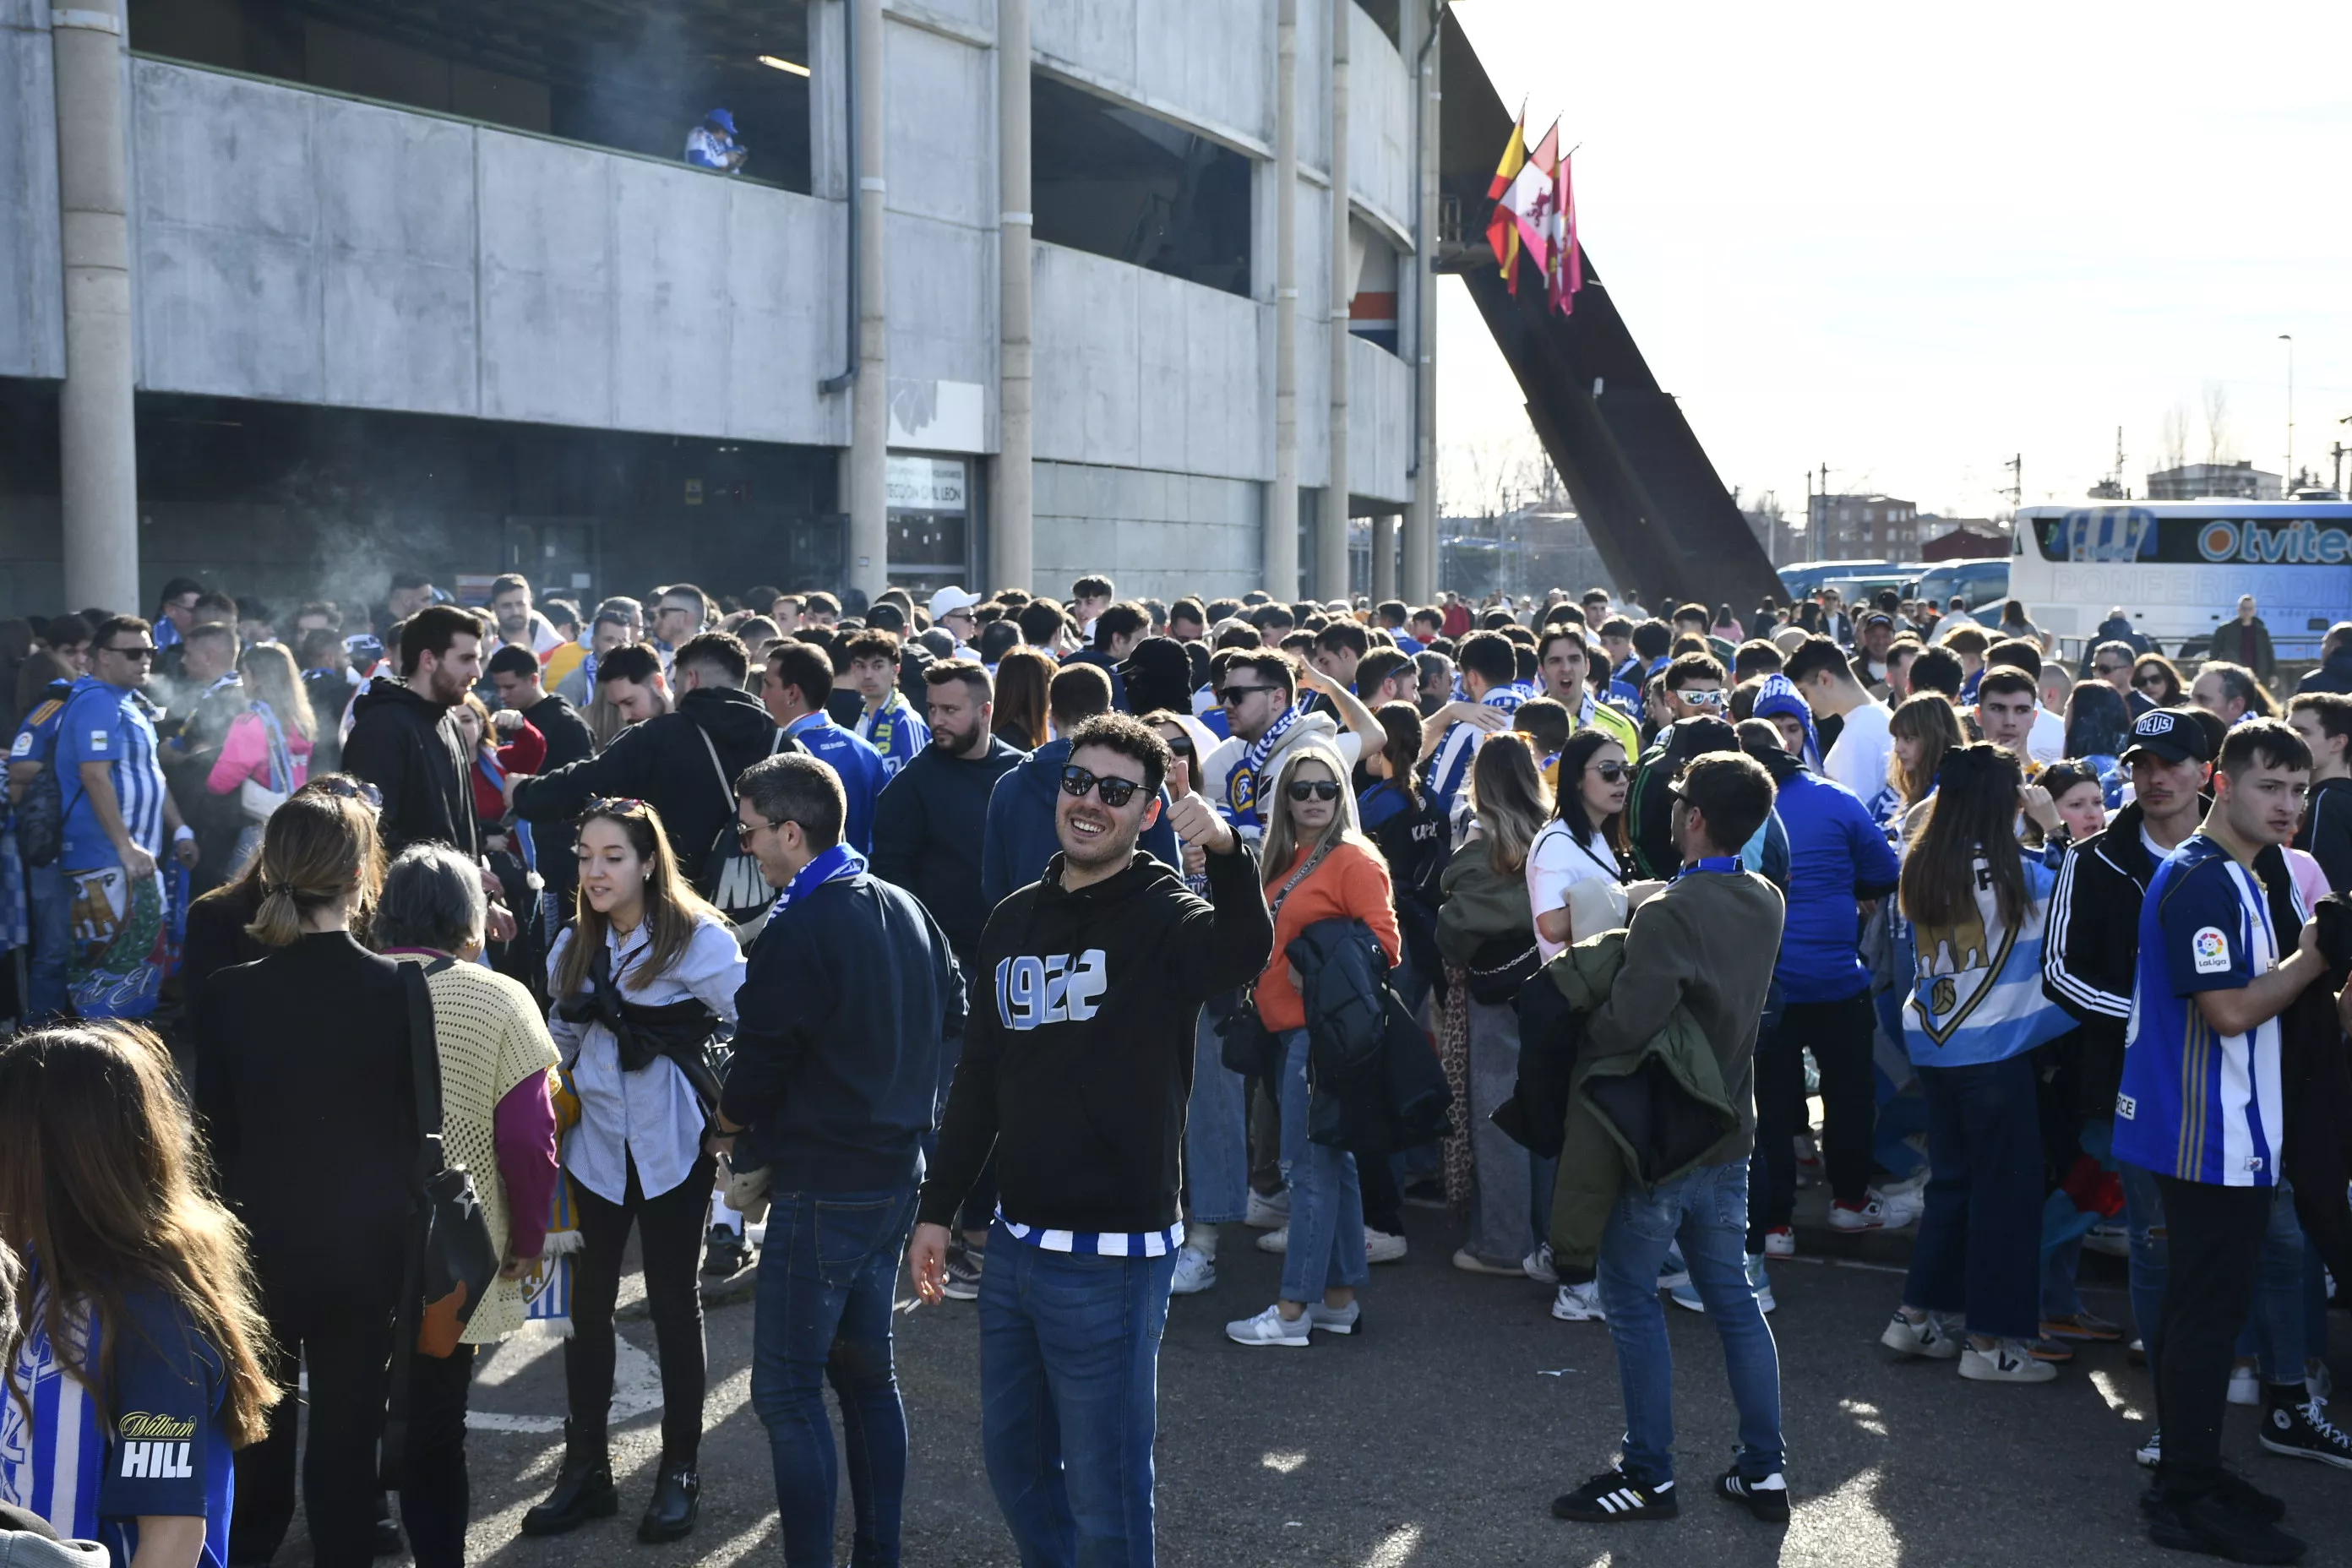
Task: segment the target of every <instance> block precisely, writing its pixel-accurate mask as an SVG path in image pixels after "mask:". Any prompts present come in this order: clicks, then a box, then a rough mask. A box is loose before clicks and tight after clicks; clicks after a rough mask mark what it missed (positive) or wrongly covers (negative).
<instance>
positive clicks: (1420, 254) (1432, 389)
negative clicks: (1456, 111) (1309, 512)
mask: <svg viewBox="0 0 2352 1568" xmlns="http://www.w3.org/2000/svg"><path fill="white" fill-rule="evenodd" d="M1437 21H1438V12H1437V11H1436V10H1432V11H1431V12H1430V24H1431V29H1432V30H1431V35H1430V44H1429V47H1428V48H1426V49H1425V50H1423V54H1422V59H1421V79H1420V80H1419V81H1418V82H1416V83H1415V84H1414V87H1415V89H1416V90H1417V92H1418V94H1419V97H1418V99H1417V100H1416V106H1417V108H1418V110H1419V114H1418V116H1417V124H1418V127H1419V134H1418V136H1417V137H1416V142H1417V148H1416V151H1417V152H1418V153H1419V154H1420V162H1421V171H1420V173H1421V203H1420V205H1421V230H1420V232H1419V233H1418V234H1415V235H1414V236H1413V237H1412V243H1413V258H1412V265H1413V271H1414V273H1415V275H1416V280H1415V283H1414V285H1413V288H1414V294H1413V297H1414V299H1415V300H1417V301H1418V302H1419V307H1420V308H1419V309H1418V310H1416V311H1415V312H1414V321H1413V325H1412V335H1413V345H1412V355H1413V374H1415V375H1417V376H1419V377H1420V380H1421V387H1420V394H1421V395H1420V399H1419V404H1418V405H1419V407H1420V409H1421V417H1420V419H1419V420H1418V421H1417V422H1416V428H1415V429H1414V431H1413V479H1412V507H1411V509H1410V510H1407V511H1406V512H1405V516H1404V552H1403V553H1404V562H1403V577H1404V584H1403V590H1404V591H1403V593H1402V594H1401V595H1399V597H1401V598H1402V599H1403V600H1404V601H1405V602H1406V603H1407V604H1409V605H1414V606H1416V607H1418V606H1420V605H1426V604H1429V603H1430V602H1431V601H1433V599H1435V598H1436V596H1437V274H1436V272H1435V271H1434V270H1433V268H1431V266H1430V262H1431V260H1432V259H1433V258H1434V257H1435V256H1436V254H1437V203H1438V190H1437V127H1438V98H1439V94H1438V90H1437V82H1438V70H1437V67H1438V55H1439V52H1440V50H1441V49H1442V48H1443V47H1444V46H1443V45H1442V44H1441V43H1440V42H1439V41H1438V39H1437V37H1436V23H1437Z"/></svg>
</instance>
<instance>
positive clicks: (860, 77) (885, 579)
mask: <svg viewBox="0 0 2352 1568" xmlns="http://www.w3.org/2000/svg"><path fill="white" fill-rule="evenodd" d="M855 4H856V12H855V13H854V19H853V21H852V23H851V25H850V46H849V53H850V61H851V68H852V69H853V70H855V71H856V73H857V90H856V94H855V97H856V115H857V169H856V176H857V188H856V192H855V193H854V199H855V200H856V203H857V321H856V332H857V380H856V384H854V385H853V386H852V387H851V389H850V404H849V485H848V489H849V562H848V566H849V585H850V586H851V587H853V588H856V589H858V590H859V591H861V592H862V593H864V594H865V595H866V597H867V598H868V599H872V598H875V597H877V595H880V594H881V592H882V590H883V589H885V588H887V587H888V586H889V585H890V572H889V561H888V555H889V544H890V536H889V526H888V524H889V511H888V506H887V500H885V497H884V493H883V474H884V469H885V466H886V464H887V460H888V458H889V441H890V332H889V317H888V315H887V313H886V312H885V310H884V309H883V305H884V301H883V298H882V279H883V268H882V245H883V236H882V212H883V197H884V195H885V194H886V192H887V186H885V185H884V184H883V180H882V172H883V158H882V137H883V114H882V74H883V73H882V0H855Z"/></svg>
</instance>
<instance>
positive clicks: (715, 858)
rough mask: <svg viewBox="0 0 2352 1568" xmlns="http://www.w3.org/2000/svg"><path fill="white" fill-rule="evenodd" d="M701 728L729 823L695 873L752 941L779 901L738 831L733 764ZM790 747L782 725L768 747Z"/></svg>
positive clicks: (739, 935) (743, 939) (707, 895)
mask: <svg viewBox="0 0 2352 1568" xmlns="http://www.w3.org/2000/svg"><path fill="white" fill-rule="evenodd" d="M694 731H695V733H696V734H698V735H700V736H701V737H702V749H703V750H704V751H706V752H709V754H710V771H711V772H712V773H714V774H716V775H717V776H718V779H719V791H720V793H721V794H722V795H725V796H726V800H727V806H726V812H725V817H726V826H723V827H721V828H719V837H716V838H714V839H712V840H711V842H710V850H709V853H708V854H706V855H704V856H703V858H702V875H700V876H699V877H697V878H696V879H694V890H695V891H696V892H698V893H699V894H701V895H702V896H703V898H704V899H706V900H709V903H710V905H711V907H712V908H714V909H716V910H718V911H719V913H720V914H722V915H725V916H726V917H727V920H728V922H729V923H730V925H732V926H733V927H734V928H735V940H736V942H738V943H740V945H742V946H744V947H749V946H751V941H752V939H753V938H755V937H757V936H758V935H759V934H760V929H761V927H762V926H764V925H766V924H767V923H768V911H769V910H771V909H772V908H773V907H774V906H775V902H776V890H775V889H773V888H771V887H770V886H768V880H767V879H766V878H765V877H762V876H761V874H760V859H759V857H758V856H756V855H753V854H752V853H751V851H750V850H748V849H746V848H744V847H743V841H742V840H741V839H740V837H737V836H736V833H735V785H734V784H733V783H732V782H731V781H730V779H729V778H728V777H727V764H726V763H722V762H720V761H719V747H718V746H717V744H716V743H714V742H712V741H711V739H710V731H708V730H706V729H704V728H703V727H702V726H701V725H700V724H696V725H695V726H694ZM783 749H784V732H783V731H782V730H779V731H776V734H775V740H774V741H773V742H772V744H771V745H770V746H769V748H768V754H769V755H770V756H774V755H775V754H776V753H777V752H781V751H782V750H783Z"/></svg>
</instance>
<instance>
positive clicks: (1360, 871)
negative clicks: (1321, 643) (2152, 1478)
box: [1225, 741, 1402, 1348]
mask: <svg viewBox="0 0 2352 1568" xmlns="http://www.w3.org/2000/svg"><path fill="white" fill-rule="evenodd" d="M1272 799H1273V802H1275V803H1276V804H1274V805H1273V806H1272V810H1273V812H1274V814H1275V815H1274V817H1273V820H1272V822H1271V823H1270V824H1269V825H1268V826H1267V828H1266V834H1265V859H1264V861H1263V862H1262V863H1261V865H1260V877H1261V879H1262V880H1263V882H1264V885H1265V890H1266V903H1267V907H1268V908H1269V909H1270V910H1272V911H1273V914H1274V955H1273V957H1272V958H1270V959H1269V960H1268V961H1267V963H1266V967H1265V973H1263V974H1261V975H1259V976H1258V980H1257V986H1256V992H1255V1005H1256V1007H1257V1016H1258V1021H1259V1022H1260V1023H1262V1024H1263V1025H1264V1026H1265V1029H1266V1032H1267V1033H1269V1034H1271V1035H1273V1036H1274V1037H1276V1040H1277V1041H1278V1042H1279V1045H1280V1049H1281V1053H1282V1054H1281V1056H1280V1057H1279V1058H1278V1061H1279V1063H1280V1070H1281V1073H1282V1082H1281V1095H1280V1100H1281V1106H1282V1165H1283V1173H1284V1174H1285V1176H1286V1178H1287V1180H1288V1183H1289V1186H1290V1224H1289V1226H1288V1240H1287V1244H1286V1247H1285V1248H1284V1257H1283V1264H1282V1294H1281V1296H1280V1297H1279V1298H1278V1299H1277V1300H1276V1301H1275V1304H1274V1305H1273V1306H1271V1307H1268V1308H1266V1309H1265V1310H1264V1311H1262V1312H1259V1313H1257V1314H1256V1315H1255V1316H1254V1317H1248V1318H1243V1319H1239V1320H1237V1321H1234V1322H1230V1323H1227V1324H1226V1325H1225V1337H1226V1338H1227V1339H1230V1340H1232V1341H1233V1342H1234V1343H1235V1344H1242V1345H1288V1346H1291V1347H1294V1348H1303V1347H1304V1346H1305V1345H1306V1344H1307V1338H1308V1335H1309V1334H1310V1333H1311V1332H1312V1331H1314V1330H1317V1329H1321V1330H1323V1331H1325V1332H1327V1333H1334V1334H1352V1333H1354V1332H1355V1331H1356V1327H1357V1324H1358V1323H1359V1322H1360V1321H1361V1320H1362V1317H1363V1305H1362V1303H1360V1301H1358V1300H1356V1289H1357V1287H1359V1286H1360V1285H1362V1284H1363V1283H1364V1282H1365V1280H1366V1279H1369V1278H1370V1269H1369V1268H1368V1267H1367V1258H1366V1254H1365V1247H1364V1202H1363V1190H1362V1188H1361V1186H1360V1184H1359V1183H1358V1179H1357V1173H1356V1157H1355V1155H1353V1154H1352V1153H1350V1152H1348V1151H1347V1150H1345V1149H1340V1148H1334V1147H1332V1146H1331V1145H1329V1144H1326V1143H1318V1142H1315V1141H1314V1140H1313V1139H1311V1138H1309V1137H1308V1136H1307V1106H1308V1101H1309V1100H1311V1099H1312V1098H1313V1096H1314V1094H1315V1093H1316V1089H1315V1078H1316V1074H1315V1073H1314V1071H1313V1070H1312V1064H1311V1061H1310V1058H1311V1057H1312V1055H1313V1051H1312V1045H1311V1042H1310V1040H1309V1038H1308V1031H1307V1012H1306V1007H1305V1005H1304V1004H1303V1001H1302V999H1301V997H1300V995H1299V992H1298V982H1297V975H1296V974H1295V973H1293V971H1292V968H1291V963H1290V958H1289V955H1288V949H1289V945H1290V942H1291V941H1292V939H1293V938H1295V937H1297V935H1298V934H1299V933H1300V932H1302V931H1306V930H1307V927H1309V926H1311V925H1315V924H1318V923H1319V922H1321V921H1361V922H1362V923H1363V924H1364V925H1365V926H1366V927H1367V928H1369V929H1370V931H1371V933H1372V935H1373V937H1374V938H1375V939H1377V940H1378V941H1379V942H1380V944H1381V953H1382V954H1383V955H1384V956H1385V957H1386V959H1387V961H1388V963H1389V965H1390V967H1391V968H1393V967H1394V966H1395V965H1396V963H1397V962H1398V961H1399V959H1400V958H1401V957H1402V942H1401V940H1400V938H1399V935H1398V931H1397V919H1396V907H1395V904H1394V901H1393V900H1392V898H1391V894H1390V891H1389V868H1388V862H1387V861H1385V860H1383V859H1382V858H1381V852H1380V850H1379V849H1377V848H1376V847H1373V844H1372V842H1371V840H1370V839H1369V838H1366V837H1364V835H1363V832H1362V830H1361V829H1360V828H1359V827H1358V826H1356V801H1355V796H1354V794H1353V792H1351V791H1350V790H1349V787H1348V765H1347V763H1345V762H1343V761H1341V760H1340V757H1339V752H1337V751H1335V750H1333V749H1332V748H1331V747H1330V746H1329V745H1328V744H1326V743H1324V742H1319V741H1308V742H1304V743H1302V744H1300V745H1297V746H1293V747H1291V748H1290V749H1289V750H1288V751H1287V752H1285V753H1284V755H1283V760H1282V767H1281V770H1280V771H1279V772H1278V773H1276V775H1275V781H1274V794H1273V796H1272ZM1326 1092H1328V1090H1327V1091H1326Z"/></svg>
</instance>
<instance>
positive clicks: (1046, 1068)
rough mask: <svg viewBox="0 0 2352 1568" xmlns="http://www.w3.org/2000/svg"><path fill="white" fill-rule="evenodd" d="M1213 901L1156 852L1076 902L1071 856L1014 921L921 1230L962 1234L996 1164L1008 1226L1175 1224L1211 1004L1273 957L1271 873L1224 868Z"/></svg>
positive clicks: (984, 975) (1015, 905) (944, 1138)
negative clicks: (965, 1209) (957, 1224)
mask: <svg viewBox="0 0 2352 1568" xmlns="http://www.w3.org/2000/svg"><path fill="white" fill-rule="evenodd" d="M1208 879H1209V897H1208V898H1207V899H1206V900H1202V899H1201V898H1199V897H1196V896H1195V895H1194V894H1192V892H1191V891H1189V890H1188V889H1186V888H1185V886H1184V880H1183V879H1182V878H1181V876H1179V875H1178V874H1177V873H1176V872H1174V871H1172V870H1171V869H1169V868H1168V867H1167V866H1165V865H1163V864H1162V863H1161V862H1160V861H1159V860H1157V859H1155V858H1153V857H1151V856H1150V855H1149V854H1146V853H1144V852H1143V851H1141V850H1138V851H1137V852H1136V855H1135V858H1134V859H1133V860H1131V861H1130V862H1129V865H1128V867H1127V868H1126V869H1125V870H1123V871H1120V872H1118V874H1117V875H1115V876H1112V877H1109V878H1107V879H1104V880H1102V881H1099V882H1096V883H1093V884H1091V885H1090V886H1087V887H1084V888H1080V889H1076V890H1075V891H1071V890H1068V889H1064V888H1063V886H1062V857H1060V856H1059V855H1056V856H1055V857H1054V859H1053V863H1052V864H1051V865H1050V866H1048V867H1047V868H1046V871H1045V879H1043V880H1042V881H1038V882H1034V883H1032V884H1030V885H1029V886H1028V887H1025V888H1023V889H1021V890H1020V891H1018V892H1016V893H1014V894H1013V895H1012V896H1011V897H1010V898H1008V899H1006V900H1004V901H1003V903H1002V904H1000V905H998V906H997V909H996V911H995V913H993V914H992V915H991V916H990V917H989V921H988V927H987V930H986V931H983V932H982V935H981V940H980V963H979V965H978V967H977V970H976V972H975V973H973V974H972V976H971V982H970V984H971V1016H970V1018H969V1020H968V1022H967V1024H966V1026H965V1030H964V1042H963V1059H962V1061H961V1063H960V1064H959V1065H958V1067H957V1068H956V1077H955V1086H954V1088H953V1089H952V1090H951V1091H950V1094H949V1097H948V1109H947V1115H946V1117H945V1119H944V1121H942V1123H941V1125H940V1142H939V1155H938V1158H937V1159H936V1160H935V1161H933V1163H932V1165H931V1171H930V1177H929V1180H928V1181H926V1182H925V1183H924V1184H923V1195H922V1202H921V1205H920V1208H919V1218H920V1219H922V1220H923V1221H925V1222H927V1223H929V1224H935V1225H948V1224H950V1223H952V1221H953V1220H954V1217H955V1213H956V1208H957V1205H960V1204H961V1203H962V1201H963V1198H964V1194H966V1193H968V1192H970V1191H971V1184H972V1183H973V1182H974V1181H975V1180H976V1179H977V1178H978V1177H979V1175H980V1171H981V1167H982V1165H983V1164H984V1163H986V1162H987V1160H988V1157H989V1154H990V1152H991V1151H993V1152H994V1153H995V1156H996V1177H997V1186H998V1191H999V1193H1000V1194H1001V1204H1002V1206H1003V1212H1004V1215H1005V1216H1006V1217H1007V1218H1009V1219H1013V1220H1016V1221H1018V1222H1020V1223H1022V1224H1024V1225H1029V1226H1037V1227H1039V1228H1041V1229H1047V1230H1074V1231H1097V1232H1126V1233H1129V1234H1135V1233H1140V1232H1145V1231H1153V1230H1165V1229H1166V1228H1168V1227H1169V1226H1172V1225H1173V1224H1175V1223H1176V1217H1177V1194H1178V1189H1179V1187H1180V1185H1181V1180H1182V1151H1183V1147H1184V1109H1185V1102H1186V1100H1187V1099H1188V1098H1189V1097H1190V1096H1191V1094H1192V1057H1193V1051H1194V1048H1195V1044H1196V1038H1195V1033H1196V1031H1197V1029H1198V1028H1199V1026H1200V1017H1201V1005H1202V1003H1203V1002H1204V1001H1206V1000H1207V999H1208V998H1209V997H1211V996H1213V995H1217V994H1221V993H1223V992H1226V991H1231V990H1233V989H1234V988H1235V987H1237V986H1241V985H1245V984H1249V982H1251V981H1252V980H1255V979H1256V978H1257V976H1258V975H1259V974H1260V973H1262V972H1263V971H1264V970H1265V963H1266V958H1267V955H1268V954H1269V953H1271V952H1273V950H1274V921H1273V919H1272V917H1271V916H1269V915H1268V914H1267V913H1266V908H1265V890H1264V889H1262V888H1260V887H1259V885H1258V876H1257V860H1256V858H1255V856H1253V855H1252V854H1251V853H1250V852H1249V850H1248V849H1247V848H1246V847H1243V846H1241V845H1239V844H1236V845H1235V847H1234V849H1233V851H1232V852H1231V853H1229V854H1224V855H1211V856H1210V857H1209V858H1208Z"/></svg>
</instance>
